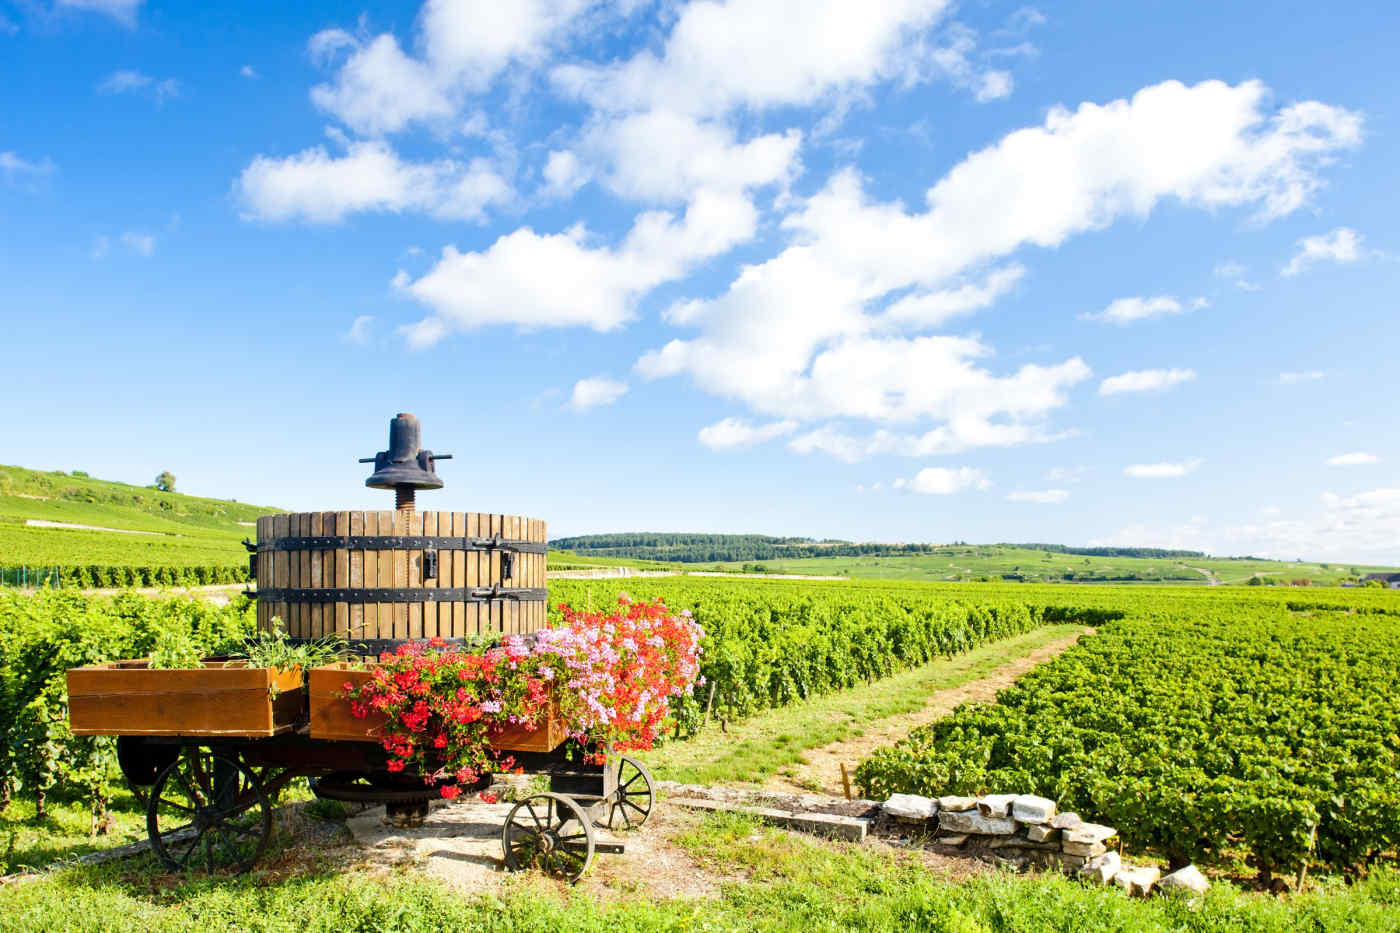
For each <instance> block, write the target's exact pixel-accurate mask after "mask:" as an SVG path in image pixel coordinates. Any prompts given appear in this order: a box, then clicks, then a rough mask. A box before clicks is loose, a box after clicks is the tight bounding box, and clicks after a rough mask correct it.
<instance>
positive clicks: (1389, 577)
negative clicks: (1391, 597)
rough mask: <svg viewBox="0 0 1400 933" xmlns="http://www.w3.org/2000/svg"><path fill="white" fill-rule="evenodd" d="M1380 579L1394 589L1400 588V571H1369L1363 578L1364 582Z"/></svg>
mask: <svg viewBox="0 0 1400 933" xmlns="http://www.w3.org/2000/svg"><path fill="white" fill-rule="evenodd" d="M1371 580H1378V581H1380V582H1381V583H1382V584H1384V585H1385V586H1388V587H1390V588H1391V589H1392V590H1400V573H1368V574H1366V576H1364V577H1362V578H1361V582H1362V583H1366V582H1369V581H1371Z"/></svg>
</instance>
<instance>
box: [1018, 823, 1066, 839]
mask: <svg viewBox="0 0 1400 933" xmlns="http://www.w3.org/2000/svg"><path fill="white" fill-rule="evenodd" d="M1059 835H1060V831H1059V830H1058V829H1055V828H1053V827H1050V826H1046V825H1044V824H1037V825H1034V826H1027V827H1026V838H1027V839H1029V840H1030V841H1031V842H1053V841H1054V840H1055V839H1057V838H1059Z"/></svg>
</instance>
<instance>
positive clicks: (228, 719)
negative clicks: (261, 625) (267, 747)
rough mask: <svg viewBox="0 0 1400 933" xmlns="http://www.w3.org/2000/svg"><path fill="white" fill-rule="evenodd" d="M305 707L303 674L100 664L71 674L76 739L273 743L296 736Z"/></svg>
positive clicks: (70, 713) (71, 713) (71, 720)
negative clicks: (240, 738) (239, 738)
mask: <svg viewBox="0 0 1400 933" xmlns="http://www.w3.org/2000/svg"><path fill="white" fill-rule="evenodd" d="M126 663H130V662H126ZM273 686H275V687H276V688H277V691H276V693H277V695H276V697H273V696H272V695H271V691H270V689H269V688H271V687H273ZM305 703H306V691H305V688H303V687H302V683H301V672H300V671H283V672H276V673H274V672H272V671H270V670H268V669H266V668H240V667H230V668H203V669H192V670H156V671H152V670H148V669H143V668H120V667H115V666H112V665H95V666H92V667H85V668H75V669H74V670H71V671H69V672H68V716H69V724H70V727H71V728H72V730H73V732H74V734H76V735H188V736H202V735H210V736H216V735H219V736H223V735H227V736H233V735H245V736H269V735H276V734H278V733H281V732H285V731H287V730H289V729H291V727H292V725H293V724H294V722H295V721H296V719H297V717H298V716H300V715H301V713H302V711H303V709H304V708H305Z"/></svg>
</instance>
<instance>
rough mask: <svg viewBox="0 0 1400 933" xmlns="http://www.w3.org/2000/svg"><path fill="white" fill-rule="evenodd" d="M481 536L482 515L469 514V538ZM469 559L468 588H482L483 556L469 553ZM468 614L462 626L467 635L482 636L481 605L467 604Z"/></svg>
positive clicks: (474, 552) (467, 556)
mask: <svg viewBox="0 0 1400 933" xmlns="http://www.w3.org/2000/svg"><path fill="white" fill-rule="evenodd" d="M480 535H481V515H480V513H477V512H468V513H467V537H470V538H475V537H479V536H480ZM466 558H467V586H468V588H473V587H478V586H481V555H480V554H479V553H477V552H476V551H469V552H468V553H467V555H466ZM464 611H465V613H466V616H465V622H464V623H463V626H462V631H463V634H465V635H480V634H481V604H480V603H467V605H466V606H465V607H464Z"/></svg>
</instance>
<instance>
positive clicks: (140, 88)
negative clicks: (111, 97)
mask: <svg viewBox="0 0 1400 933" xmlns="http://www.w3.org/2000/svg"><path fill="white" fill-rule="evenodd" d="M97 91H98V93H99V94H136V93H148V94H150V95H151V96H152V97H154V98H155V100H156V103H157V104H163V103H165V102H166V101H167V100H169V99H170V98H172V97H179V96H180V83H179V82H178V81H176V80H175V79H174V78H163V79H158V78H153V77H151V76H150V75H148V74H143V73H142V72H139V71H131V70H122V71H114V72H112V73H111V74H110V75H108V76H107V77H106V78H104V79H102V81H101V83H99V84H98V85H97Z"/></svg>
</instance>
